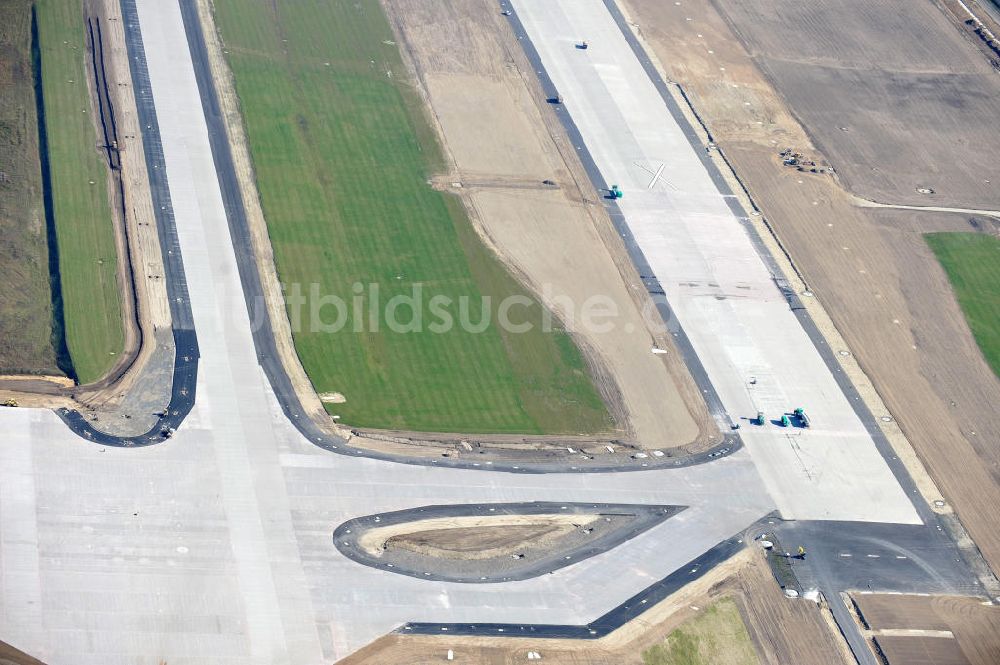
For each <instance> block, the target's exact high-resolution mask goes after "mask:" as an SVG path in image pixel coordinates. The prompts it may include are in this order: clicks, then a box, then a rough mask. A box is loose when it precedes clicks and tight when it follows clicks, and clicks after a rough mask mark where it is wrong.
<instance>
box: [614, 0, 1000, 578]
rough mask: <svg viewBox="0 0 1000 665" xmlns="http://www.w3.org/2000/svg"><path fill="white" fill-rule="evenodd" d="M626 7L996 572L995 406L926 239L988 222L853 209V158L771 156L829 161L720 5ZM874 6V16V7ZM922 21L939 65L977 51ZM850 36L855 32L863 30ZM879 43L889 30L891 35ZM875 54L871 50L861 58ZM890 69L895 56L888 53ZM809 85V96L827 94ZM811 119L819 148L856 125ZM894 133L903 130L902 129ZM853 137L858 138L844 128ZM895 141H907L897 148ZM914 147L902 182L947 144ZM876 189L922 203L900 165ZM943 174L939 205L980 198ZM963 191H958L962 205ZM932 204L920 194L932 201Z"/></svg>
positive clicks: (998, 453) (894, 433)
mask: <svg viewBox="0 0 1000 665" xmlns="http://www.w3.org/2000/svg"><path fill="white" fill-rule="evenodd" d="M736 4H737V3H734V2H730V1H729V0H718V2H717V5H718V6H719V7H722V8H725V9H732V8H733V7H735V6H736ZM624 5H625V8H626V9H627V10H628V12H629V13H630V16H631V19H632V20H633V21H634V22H635V23H636V24H637V26H638V27H637V30H638V31H639V33H640V34H641V35H642V36H643V37H644V38H645V40H646V41H647V44H649V45H651V46H652V48H653V52H654V53H655V55H656V56H657V58H658V60H659V62H660V65H661V67H662V68H663V69H664V70H665V71H666V72H667V74H668V76H669V77H670V78H671V79H673V80H675V81H677V82H679V83H681V84H682V85H683V86H684V89H685V91H686V93H687V95H688V96H689V98H690V99H691V101H692V103H693V105H694V107H695V108H696V109H697V111H698V113H699V115H700V116H701V118H702V120H703V121H704V122H705V124H706V125H707V126H708V128H709V130H710V131H711V132H712V135H713V138H714V139H715V140H716V141H717V143H718V144H719V146H720V147H721V148H722V149H723V150H724V151H725V154H726V155H727V157H728V159H729V161H730V162H731V163H732V164H733V166H734V167H735V170H736V173H737V174H738V175H739V176H740V178H741V179H742V181H743V183H744V184H745V185H746V186H747V188H748V189H749V191H750V193H751V195H752V196H753V197H754V200H755V201H756V203H757V204H758V205H759V206H760V208H761V210H762V212H763V213H764V219H766V221H767V222H768V223H769V224H770V226H771V227H772V228H773V229H774V230H775V232H776V234H777V238H778V239H780V241H781V242H782V244H783V246H784V247H785V248H786V249H787V251H788V252H789V253H790V255H791V258H792V260H793V261H794V263H795V267H796V269H797V270H798V271H799V273H800V274H801V276H802V277H803V278H804V280H805V284H806V285H807V287H808V288H809V289H811V291H812V292H813V293H815V295H816V296H817V298H818V300H819V302H820V303H821V305H822V306H823V307H824V308H825V309H826V311H827V312H828V313H829V315H830V317H831V318H832V322H833V324H834V325H835V327H836V329H835V330H833V331H831V332H832V333H833V334H834V335H842V336H843V339H844V340H845V345H844V346H843V348H839V347H836V346H835V347H834V348H838V350H839V351H841V352H842V357H843V362H844V366H845V370H846V369H849V368H850V367H849V366H850V365H851V363H852V361H853V359H856V360H857V368H858V369H859V370H863V372H864V373H865V374H866V375H867V376H868V377H869V378H870V380H871V383H870V384H869V385H870V386H871V388H872V389H870V390H867V392H868V393H869V394H867V395H866V401H868V402H869V405H870V406H871V405H872V404H876V405H877V404H878V403H880V402H884V404H885V406H886V407H887V410H886V411H879V410H878V409H877V408H875V407H873V412H874V413H875V414H876V416H879V417H882V415H884V416H885V417H888V418H894V419H895V422H886V423H883V429H884V430H886V431H887V434H888V435H889V437H890V440H892V441H893V444H894V446H895V447H896V450H897V452H900V454H901V455H902V454H906V447H907V446H906V443H905V441H904V440H903V436H902V435H904V434H905V439H908V441H909V442H910V443H912V446H913V448H914V449H915V450H916V452H917V454H918V456H919V461H920V462H922V463H923V465H925V466H926V467H927V469H928V471H929V472H930V475H931V476H932V477H933V480H934V481H936V485H937V487H938V488H939V491H940V492H941V493H942V494H943V498H944V499H946V500H947V501H948V502H950V503H951V505H952V506H954V508H955V510H956V511H957V513H958V515H959V517H960V518H961V520H962V522H963V523H964V525H965V526H966V528H967V529H968V530H969V531H970V533H971V534H972V536H973V537H974V538H975V540H976V542H977V543H978V545H979V547H980V548H981V549H982V551H983V554H984V555H985V556H986V557H987V559H988V560H989V561H990V562H991V563H992V565H993V566H994V567H997V566H998V565H1000V513H998V512H997V511H996V506H998V505H1000V482H998V480H1000V447H997V446H996V444H995V442H996V441H997V440H1000V412H998V411H997V410H996V408H995V405H996V404H997V403H1000V381H998V380H997V378H996V377H995V376H994V375H993V374H992V373H991V372H990V370H989V368H988V366H986V364H985V362H984V361H983V359H982V356H981V354H980V352H979V350H978V348H977V347H976V345H975V343H974V340H973V339H972V336H971V334H970V332H969V330H968V327H967V325H966V324H965V321H964V318H963V317H962V315H961V312H960V310H959V308H958V305H957V303H956V302H955V299H954V297H953V295H952V292H951V289H950V286H949V284H948V282H947V279H946V277H945V275H944V272H943V271H942V270H941V268H940V267H939V266H938V264H937V262H936V260H935V259H934V257H933V255H932V253H931V252H930V250H929V249H928V248H927V247H926V245H925V243H924V241H923V239H922V237H921V234H922V233H924V232H927V231H935V230H968V231H973V230H989V229H994V228H995V226H994V224H993V222H991V221H990V220H989V219H988V218H985V217H982V216H974V215H956V214H948V213H940V212H918V211H910V210H905V211H904V210H888V209H871V208H860V207H857V206H855V205H854V203H853V201H854V199H853V198H852V196H851V194H850V193H849V192H847V191H846V190H845V189H844V186H843V181H841V180H840V176H841V175H843V172H844V171H845V170H847V171H850V172H851V174H852V176H853V177H852V178H851V179H849V180H850V182H852V183H853V182H855V181H857V180H859V176H858V174H857V170H858V169H857V166H856V165H854V164H853V162H850V161H849V162H848V163H847V164H845V166H844V167H843V169H842V168H841V165H840V164H839V163H836V162H835V163H833V166H834V168H835V169H836V170H837V172H838V175H830V174H813V173H809V172H808V171H806V172H800V171H797V170H795V168H790V167H786V166H783V165H782V163H781V158H780V157H779V156H778V151H779V150H781V149H784V148H787V147H792V148H793V149H794V150H795V151H797V152H800V153H802V154H803V155H805V156H806V158H807V159H808V160H810V161H815V162H816V163H817V164H818V165H823V164H826V163H829V162H831V161H832V160H830V159H828V156H827V155H826V154H825V153H824V152H822V151H821V150H820V149H819V148H818V147H817V146H816V144H815V142H814V141H813V140H812V139H810V136H809V135H808V134H807V133H806V131H805V130H804V129H803V127H802V126H801V125H800V124H799V122H798V121H797V120H796V117H795V116H796V115H798V108H793V109H789V107H788V105H787V102H786V91H785V90H784V89H779V90H776V89H775V88H774V87H773V86H772V84H771V82H770V81H769V80H768V78H767V77H766V76H765V75H764V73H762V71H761V69H760V68H759V67H758V66H757V63H758V61H759V57H758V58H755V57H753V56H752V55H751V53H748V51H747V49H746V48H745V47H744V46H743V44H742V43H741V42H740V41H739V39H738V38H737V37H736V36H735V35H734V34H733V32H732V30H731V29H730V28H729V26H728V24H727V23H726V21H725V20H723V18H722V17H721V16H720V14H719V12H718V11H717V9H716V4H713V3H712V2H710V1H709V0H689V1H688V2H685V3H684V4H683V5H682V6H681V7H678V6H677V5H674V4H673V3H660V2H654V1H653V0H627V1H626V2H625V3H624ZM879 6H880V8H881V9H882V10H885V5H884V4H881V3H879ZM744 10H745V11H750V10H748V9H746V8H744ZM734 11H736V10H734ZM935 11H936V10H935ZM921 12H923V10H921ZM737 13H739V12H737ZM923 13H925V12H923ZM923 13H921V16H923ZM792 14H793V15H795V12H792ZM769 15H770V14H769ZM741 16H742V14H741ZM932 18H933V16H932ZM928 24H929V25H930V26H931V29H933V30H935V31H938V32H940V33H941V34H940V37H941V40H942V44H943V46H942V47H941V48H943V49H945V50H946V51H947V55H948V58H945V59H944V60H943V61H944V62H946V63H952V65H951V66H957V65H956V64H955V62H956V61H955V59H961V58H966V56H967V55H969V54H971V56H970V57H973V58H975V57H980V56H979V53H978V51H976V50H973V49H972V48H971V46H970V47H968V49H967V50H968V54H967V53H965V52H964V51H962V49H963V48H965V45H964V44H963V43H961V38H959V40H958V43H957V44H956V42H955V39H954V37H953V36H952V35H950V34H949V33H948V31H949V30H955V29H957V28H955V27H954V26H952V25H951V24H949V23H948V22H947V21H946V20H943V19H941V20H937V19H934V20H929V23H928ZM767 25H771V24H770V23H768V24H767ZM852 25H853V23H852ZM809 34H814V33H812V32H811V33H809ZM838 34H839V31H838ZM852 34H853V35H855V37H857V35H858V34H859V33H858V32H857V31H855V33H852ZM877 34H878V33H875V35H877ZM865 35H867V38H868V39H869V41H874V40H875V36H874V35H873V34H872V31H871V30H869V31H867V32H866V33H865ZM935 35H937V32H936V33H935ZM860 38H864V37H863V36H862V37H860ZM881 38H882V39H888V37H887V36H886V35H881ZM844 39H847V38H846V37H844ZM917 41H919V42H920V44H919V45H916V46H913V48H915V49H916V50H917V53H916V54H915V56H914V57H915V58H918V57H923V58H925V60H926V59H927V58H930V57H931V55H926V54H924V55H921V53H923V50H925V49H927V48H931V49H933V47H932V46H928V44H934V43H936V42H935V40H934V39H929V38H923V39H921V40H917ZM754 43H755V44H756V43H757V42H754ZM793 43H794V44H795V45H796V46H795V47H794V48H792V47H788V48H786V49H785V50H784V51H783V53H784V54H785V56H787V57H789V58H794V57H799V58H800V59H801V60H802V61H803V62H804V63H809V62H811V61H812V60H813V59H815V58H814V54H815V53H818V52H819V51H820V50H822V52H823V53H825V54H826V56H827V57H831V55H830V54H831V53H837V52H841V51H844V50H845V48H846V47H845V46H844V45H843V44H841V46H839V47H838V48H835V49H831V48H824V49H817V48H816V43H814V42H809V41H808V40H806V39H804V38H798V39H796V40H793ZM803 43H805V44H806V45H807V47H808V48H806V47H804V46H802V44H803ZM867 43H868V42H866V44H867ZM908 44H909V42H901V43H900V44H898V45H897V46H898V47H899V48H901V49H905V48H908V46H907V45H908ZM866 48H869V47H867V46H866ZM871 48H875V47H874V46H871V47H870V48H869V50H870V49H871ZM796 49H798V50H799V51H802V50H806V51H808V53H800V52H798V51H797V50H796ZM882 52H883V51H880V50H878V49H876V50H875V53H874V55H873V56H872V57H875V56H877V55H878V53H882ZM810 54H812V55H810ZM754 55H756V54H754ZM773 57H775V58H777V57H778V56H777V55H774V56H773ZM852 57H853V56H852ZM942 57H943V56H942ZM892 62H898V56H896V57H895V59H893V60H892ZM961 62H964V63H966V64H964V65H962V66H963V67H966V68H967V69H969V70H970V71H973V72H976V71H979V68H978V65H976V64H974V63H970V62H968V59H967V58H966V60H961ZM977 80H979V79H977ZM829 85H830V86H834V84H833V83H830V84H829ZM812 90H813V92H814V94H817V95H819V94H821V92H822V91H818V90H816V89H815V88H813V89H812ZM831 90H832V92H830V93H824V94H827V95H828V96H829V95H836V94H837V88H836V87H832V88H831ZM947 99H948V97H947V96H946V97H945V98H944V99H943V100H942V99H935V98H934V97H933V96H930V95H925V96H924V98H922V100H921V104H923V106H924V107H925V108H924V110H922V111H920V113H922V114H926V113H929V112H930V111H928V110H927V108H932V107H933V104H935V103H936V104H938V105H939V107H938V108H937V113H938V114H939V115H940V116H941V117H947V116H948V111H947V108H946V106H947ZM894 102H898V98H897V97H894V96H893V95H892V94H890V93H888V92H886V93H883V96H882V98H880V99H877V100H875V101H873V102H872V104H877V105H881V106H882V107H890V108H891V106H892V104H893V103H894ZM814 104H815V102H814ZM821 124H822V123H821ZM834 124H835V123H834ZM845 126H846V125H845ZM822 127H824V128H825V129H826V132H825V134H824V140H825V141H826V142H827V143H830V144H832V143H833V142H834V140H835V139H837V138H838V137H839V136H840V135H845V136H846V135H848V134H851V132H850V131H848V132H843V131H840V130H839V129H838V128H837V127H836V126H833V127H832V128H831V126H830V123H826V124H822ZM849 129H850V128H849ZM854 131H855V133H857V132H860V131H861V126H860V125H855V130H854ZM954 131H955V129H954V128H953V127H951V126H950V125H949V127H948V128H947V131H945V132H944V133H943V134H941V135H938V136H933V132H934V127H928V128H924V130H923V131H921V132H919V133H917V132H914V133H912V134H910V137H911V138H910V140H911V141H913V142H917V141H919V142H928V141H933V142H937V143H947V142H948V141H949V140H952V139H953V138H954V134H953V132H954ZM868 132H869V133H868V134H867V135H866V136H865V137H864V138H865V139H866V140H868V141H871V142H872V143H873V144H877V143H878V140H879V138H880V137H879V136H878V134H877V133H876V132H875V130H873V129H872V130H868ZM893 136H896V137H897V138H898V136H897V134H893ZM970 138H971V135H970ZM975 138H976V140H983V141H987V142H990V141H995V140H998V139H997V138H996V134H995V132H991V133H989V134H977V135H976V137H975ZM851 140H852V141H854V142H857V141H860V140H862V139H859V138H858V136H853V137H851ZM902 149H909V148H906V146H905V145H903V146H902V147H899V146H896V148H895V150H902ZM845 150H846V148H845ZM886 150H889V148H888V147H887V148H886ZM913 150H914V152H913V154H914V155H915V157H914V161H916V162H918V163H917V164H916V165H915V166H912V167H908V168H907V171H906V172H907V173H909V174H910V176H906V177H910V178H911V179H912V178H913V177H916V176H915V175H913V174H919V173H920V172H922V169H923V170H926V168H929V167H928V166H927V163H928V162H927V160H932V159H937V158H938V151H939V150H944V148H941V147H940V146H938V148H935V150H931V151H929V152H928V151H924V150H923V149H920V148H919V147H915V148H913ZM878 154H881V153H876V157H874V158H873V159H877V155H878ZM893 154H895V153H893ZM855 161H857V160H855ZM878 164H879V165H876V166H874V168H882V169H883V170H884V171H886V170H892V169H895V168H897V167H898V160H895V161H893V160H888V161H887V163H886V164H885V165H881V163H880V162H879V163H878ZM880 165H881V166H880ZM869 168H871V167H869ZM852 169H853V170H852ZM985 179H988V177H986V178H985ZM879 182H880V183H881V184H880V185H879V186H880V187H882V189H880V190H867V191H866V193H869V194H872V195H876V194H877V195H879V196H885V197H886V198H888V196H889V194H890V193H892V190H890V189H886V188H889V187H896V188H897V189H898V190H899V192H900V194H899V197H898V198H896V199H895V202H903V203H905V202H909V201H912V200H915V199H914V197H919V196H920V195H918V194H916V193H915V192H914V190H913V189H912V188H910V189H909V191H905V190H906V188H907V187H909V181H908V180H906V179H905V177H904V175H902V174H895V175H893V176H892V177H886V178H885V179H883V180H881V181H879ZM936 182H937V181H936ZM940 182H947V183H950V184H949V185H948V191H950V192H952V193H953V195H954V198H949V204H951V205H953V206H955V207H976V204H979V203H982V202H983V200H984V199H983V191H982V189H981V187H980V185H981V184H983V183H982V182H981V181H980V183H979V184H976V183H970V184H969V185H968V188H967V189H965V190H962V189H960V188H959V187H958V184H957V183H956V181H954V180H952V179H943V178H942V179H941V180H940ZM931 186H932V187H933V185H931ZM992 191H994V192H995V191H996V190H995V189H994V190H992ZM904 193H905V196H904ZM910 193H913V196H910ZM963 197H967V199H968V203H966V204H964V205H962V203H963V201H964V200H965V198H963ZM932 198H934V197H932V196H929V197H926V198H918V199H917V200H919V201H922V202H923V203H924V204H927V205H933V204H934V202H932V201H931V199H932ZM939 198H940V197H939ZM938 203H939V204H940V202H938ZM990 207H991V208H996V207H998V206H996V205H991V206H990ZM858 383H860V386H859V387H860V389H861V392H862V394H865V393H866V388H867V387H868V386H866V384H868V381H867V380H864V379H863V378H862V380H861V381H860V382H857V381H856V384H858ZM897 424H898V429H897V427H896V426H897ZM917 461H918V460H916V459H911V460H909V462H910V464H908V467H909V468H910V469H911V472H912V473H915V475H917V480H918V483H919V484H920V485H921V490H922V491H923V494H924V496H925V498H927V499H933V495H934V493H935V491H938V490H936V489H935V488H934V484H933V483H930V482H928V479H921V478H920V472H919V468H917V467H918V466H919V465H917V464H914V463H915V462H917ZM939 509H942V508H940V507H939ZM947 509H948V507H947V506H945V507H944V508H943V510H947Z"/></svg>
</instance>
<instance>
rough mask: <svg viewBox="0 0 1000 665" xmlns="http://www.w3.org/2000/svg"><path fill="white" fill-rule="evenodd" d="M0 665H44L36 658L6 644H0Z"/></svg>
mask: <svg viewBox="0 0 1000 665" xmlns="http://www.w3.org/2000/svg"><path fill="white" fill-rule="evenodd" d="M0 665H44V664H43V663H42V661H40V660H38V659H37V658H32V657H31V656H29V655H28V654H26V653H24V652H23V651H20V650H18V649H15V648H14V647H12V646H11V645H9V644H7V643H6V642H0Z"/></svg>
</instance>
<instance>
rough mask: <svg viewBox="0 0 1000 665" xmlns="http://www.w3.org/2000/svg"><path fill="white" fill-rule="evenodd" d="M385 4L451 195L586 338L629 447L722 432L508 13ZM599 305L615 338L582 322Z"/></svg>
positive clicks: (475, 2)
mask: <svg viewBox="0 0 1000 665" xmlns="http://www.w3.org/2000/svg"><path fill="white" fill-rule="evenodd" d="M384 5H385V7H386V9H387V13H388V14H389V17H390V19H391V21H392V22H393V24H394V29H395V30H396V32H397V34H398V35H399V36H400V46H401V48H402V50H403V53H404V57H406V58H407V59H408V64H409V65H410V66H411V67H412V68H413V70H414V71H415V73H416V76H415V79H416V80H417V82H418V83H419V85H420V87H421V88H422V90H421V93H422V94H423V96H424V98H425V100H426V101H427V103H428V105H429V107H430V110H431V114H432V117H433V120H434V122H435V124H436V127H437V129H438V131H439V134H440V136H441V139H442V143H443V145H444V146H445V153H446V157H447V160H448V162H449V168H450V172H449V173H447V174H445V175H443V176H442V177H441V178H440V181H441V183H440V185H441V186H442V187H443V188H446V189H449V190H450V191H452V192H453V193H455V194H457V195H459V196H460V197H461V198H462V200H463V202H464V203H465V205H466V208H467V209H468V210H469V212H470V216H471V217H472V219H473V221H474V223H475V224H476V226H477V230H478V231H479V233H480V235H481V236H482V237H483V238H484V239H485V240H486V242H487V244H488V245H489V246H490V247H492V248H493V249H494V250H496V251H497V252H498V254H499V255H500V256H501V258H502V259H503V260H504V262H505V263H507V264H508V265H509V266H510V267H511V269H512V270H513V271H514V273H515V274H517V275H519V276H520V277H521V278H522V280H523V281H524V282H525V283H526V284H528V285H529V286H530V287H531V288H532V289H533V290H534V291H535V293H538V294H540V296H541V297H542V299H543V300H544V301H545V303H546V305H548V306H549V307H550V308H552V309H553V310H554V311H555V313H556V314H557V315H558V316H559V318H560V319H561V320H562V321H563V322H565V323H566V326H567V328H568V329H570V330H571V331H572V332H573V333H574V338H575V340H576V341H577V342H578V343H579V345H580V346H581V348H582V349H583V350H584V353H585V354H586V355H587V356H588V360H589V362H590V364H591V365H592V366H593V367H595V368H596V372H595V374H596V375H597V377H598V380H599V382H601V383H603V386H602V393H603V395H604V397H605V398H606V400H608V401H609V402H611V406H612V411H613V413H614V415H615V417H616V420H617V421H618V422H619V423H622V424H624V425H625V426H624V428H623V429H624V430H625V431H624V432H622V437H623V438H624V439H627V440H630V441H634V442H638V444H639V445H641V446H643V447H647V448H659V447H678V446H684V445H687V444H690V443H692V442H693V441H696V440H700V441H702V442H704V441H707V440H710V439H711V438H712V437H714V436H716V435H717V432H716V428H715V426H714V424H712V423H711V421H710V420H709V418H708V415H707V412H706V410H705V407H704V402H703V401H702V399H701V397H700V394H699V393H698V390H697V388H696V387H695V386H694V384H693V381H692V380H691V378H690V376H689V375H688V373H687V370H686V368H685V367H684V365H683V362H682V361H681V358H680V356H679V354H678V353H677V352H676V350H675V349H674V347H673V345H672V343H671V341H670V339H669V336H668V335H666V334H664V333H665V331H664V328H663V325H662V323H661V322H660V321H659V320H658V319H657V318H656V315H655V310H654V309H653V308H652V307H651V305H650V304H649V302H648V297H647V295H646V293H645V290H644V289H643V288H642V287H641V281H640V280H639V277H638V275H637V274H635V271H634V269H633V268H632V266H631V264H630V263H629V261H628V257H627V255H626V254H625V251H624V248H623V246H622V245H621V241H620V238H618V237H617V234H616V233H615V232H614V229H613V227H612V225H611V222H610V220H609V219H608V218H607V216H606V213H605V211H604V208H603V206H602V205H601V204H600V202H599V198H598V195H597V194H596V193H595V192H594V191H593V189H592V187H591V185H590V183H589V181H588V180H587V179H586V176H585V174H584V173H583V171H582V167H581V166H580V164H579V162H578V159H577V157H576V155H575V153H572V152H571V151H570V150H566V148H567V147H570V148H571V146H569V141H568V139H567V138H566V137H565V135H564V134H563V130H562V128H561V126H560V125H559V122H558V119H557V118H556V116H555V114H554V113H553V111H552V110H551V105H550V104H548V103H547V102H546V99H545V96H544V95H543V93H542V91H541V89H540V86H539V84H538V81H537V78H536V75H535V72H534V71H533V70H532V69H531V67H530V65H529V63H528V62H527V59H526V58H525V56H524V54H523V51H522V50H521V47H520V45H519V44H518V42H517V39H516V37H515V36H514V35H513V33H512V31H511V29H510V26H509V24H508V22H507V20H506V18H505V17H503V16H502V15H501V14H500V12H499V11H497V6H496V4H495V3H494V2H491V1H490V0H471V1H469V0H447V1H443V2H435V3H428V2H422V1H420V0H384ZM545 181H548V183H549V184H545ZM458 184H460V186H456V185H458ZM595 298H602V299H603V300H604V301H606V302H609V303H611V305H612V306H613V307H614V309H615V310H617V312H618V316H617V318H616V319H615V320H614V325H613V326H612V328H611V329H610V330H597V327H596V326H587V325H584V323H583V321H582V320H581V313H582V310H583V307H585V305H586V303H587V302H588V299H589V300H590V301H591V302H592V301H593V300H594V299H595ZM644 312H649V313H650V315H647V316H644V314H643V313H644ZM654 348H658V349H663V350H666V351H667V353H664V354H653V353H652V351H653V349H654Z"/></svg>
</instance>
